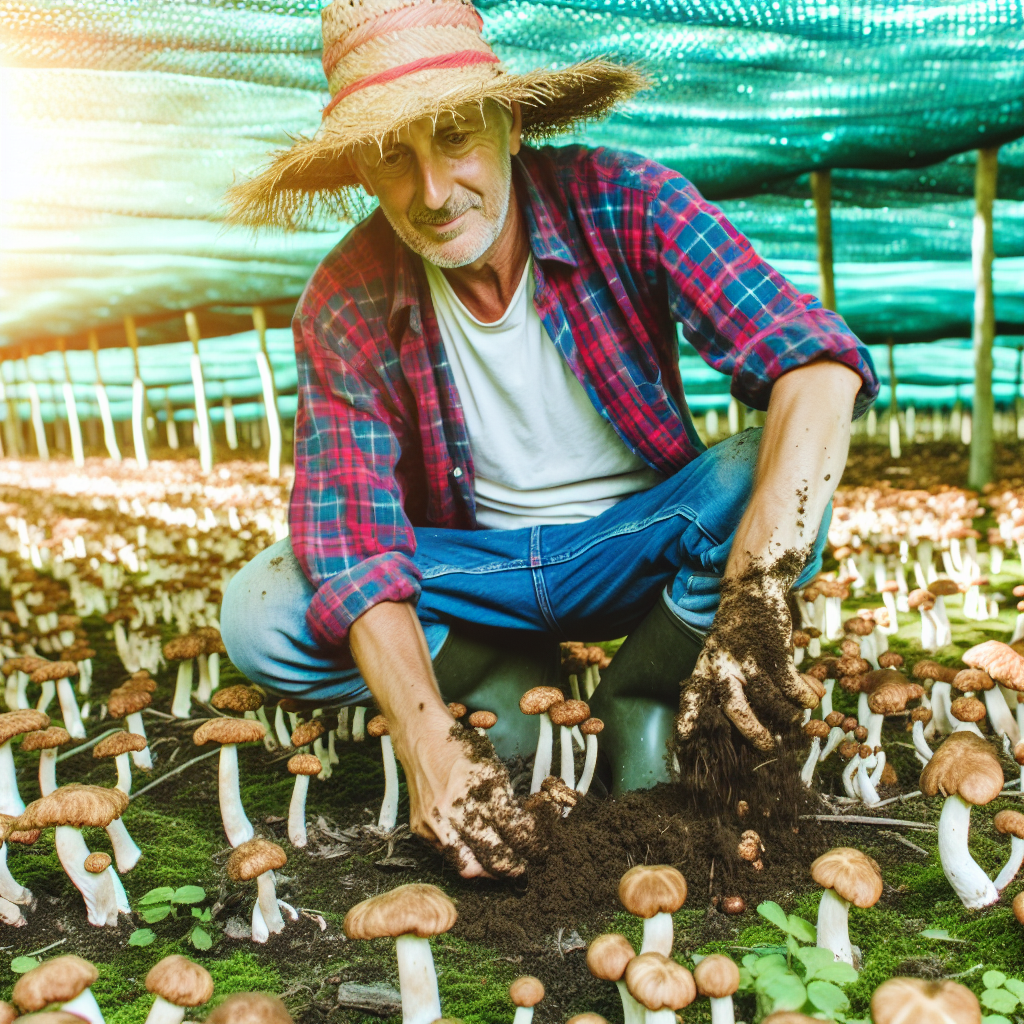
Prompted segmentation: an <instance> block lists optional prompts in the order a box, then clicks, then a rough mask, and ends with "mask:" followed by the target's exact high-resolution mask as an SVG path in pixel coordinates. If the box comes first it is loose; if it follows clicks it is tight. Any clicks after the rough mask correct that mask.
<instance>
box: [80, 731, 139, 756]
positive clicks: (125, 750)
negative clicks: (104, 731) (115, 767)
mask: <svg viewBox="0 0 1024 1024" xmlns="http://www.w3.org/2000/svg"><path fill="white" fill-rule="evenodd" d="M145 749H146V737H145V736H140V735H139V734H138V733H134V732H115V733H111V734H110V735H109V736H108V737H107V738H106V739H103V740H100V741H99V743H97V744H96V746H95V747H93V748H92V756H93V757H96V758H104V757H120V755H121V754H130V753H133V752H136V751H139V750H145Z"/></svg>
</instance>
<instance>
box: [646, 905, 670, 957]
mask: <svg viewBox="0 0 1024 1024" xmlns="http://www.w3.org/2000/svg"><path fill="white" fill-rule="evenodd" d="M640 952H641V953H661V955H662V956H671V955H672V915H671V914H664V913H663V914H655V915H654V916H653V917H648V918H646V919H645V920H644V940H643V943H642V944H641V946H640Z"/></svg>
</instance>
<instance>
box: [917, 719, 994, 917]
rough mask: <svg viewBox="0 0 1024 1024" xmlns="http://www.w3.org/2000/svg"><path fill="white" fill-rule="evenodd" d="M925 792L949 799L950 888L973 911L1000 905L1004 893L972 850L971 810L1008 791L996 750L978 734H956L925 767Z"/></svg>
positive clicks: (946, 868)
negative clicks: (969, 844) (939, 794)
mask: <svg viewBox="0 0 1024 1024" xmlns="http://www.w3.org/2000/svg"><path fill="white" fill-rule="evenodd" d="M920 786H921V792H922V793H924V795H925V796H935V795H936V794H938V793H941V794H942V795H943V796H944V797H945V798H946V802H945V803H944V804H943V806H942V814H941V815H940V816H939V860H940V861H941V862H942V870H943V872H944V873H945V875H946V878H947V880H948V881H949V884H950V885H951V886H952V887H953V890H954V891H955V892H956V894H957V896H959V897H960V900H961V902H962V903H963V905H964V906H965V907H966V908H967V909H968V910H980V909H981V908H982V907H987V906H988V905H989V904H990V903H995V902H996V900H998V899H999V893H998V892H997V891H996V888H995V886H994V885H993V884H992V882H991V880H990V879H989V877H988V875H986V874H985V872H984V871H982V870H981V868H980V867H979V866H978V864H977V863H976V862H975V860H974V858H973V857H972V856H971V851H970V848H969V846H968V838H969V833H970V827H971V806H972V805H983V804H987V803H991V801H993V800H994V799H995V798H996V797H997V796H998V795H999V793H1000V792H1001V791H1002V788H1003V770H1002V768H1001V767H1000V766H999V759H998V758H997V757H996V755H995V752H994V751H993V749H992V747H991V746H990V745H989V744H988V743H987V742H986V741H985V740H983V739H981V737H979V736H975V735H974V733H971V732H955V733H953V734H952V735H951V736H950V737H949V738H948V739H947V740H946V741H945V742H944V743H943V744H942V745H941V746H940V747H939V748H938V750H936V751H935V753H934V754H932V758H931V760H930V761H929V762H928V763H927V764H926V765H925V766H924V770H923V771H922V772H921V780H920Z"/></svg>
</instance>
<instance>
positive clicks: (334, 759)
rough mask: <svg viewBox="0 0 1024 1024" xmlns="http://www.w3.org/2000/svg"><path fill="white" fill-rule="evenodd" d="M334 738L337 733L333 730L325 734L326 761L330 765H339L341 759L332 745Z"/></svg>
mask: <svg viewBox="0 0 1024 1024" xmlns="http://www.w3.org/2000/svg"><path fill="white" fill-rule="evenodd" d="M336 737H337V733H336V731H335V730H334V729H332V730H331V731H330V732H329V733H328V734H327V760H328V761H330V763H331V764H341V758H340V757H338V751H337V750H336V749H335V745H334V744H335V739H336Z"/></svg>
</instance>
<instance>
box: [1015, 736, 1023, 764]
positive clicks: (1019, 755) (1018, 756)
mask: <svg viewBox="0 0 1024 1024" xmlns="http://www.w3.org/2000/svg"><path fill="white" fill-rule="evenodd" d="M1013 759H1014V761H1016V762H1017V764H1022V765H1024V740H1021V741H1020V743H1018V744H1017V746H1015V747H1014V748H1013Z"/></svg>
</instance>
